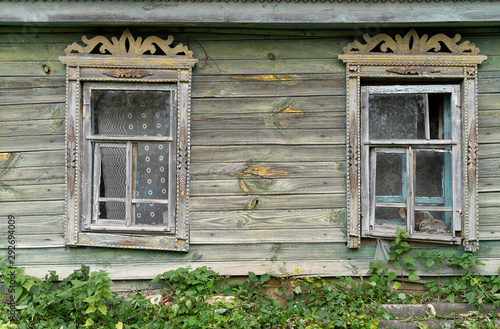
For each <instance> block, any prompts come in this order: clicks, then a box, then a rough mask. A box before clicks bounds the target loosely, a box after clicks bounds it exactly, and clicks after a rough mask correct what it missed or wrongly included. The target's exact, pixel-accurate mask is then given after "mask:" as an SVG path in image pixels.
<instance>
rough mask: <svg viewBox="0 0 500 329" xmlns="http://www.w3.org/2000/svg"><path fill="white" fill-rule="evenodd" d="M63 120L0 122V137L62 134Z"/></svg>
mask: <svg viewBox="0 0 500 329" xmlns="http://www.w3.org/2000/svg"><path fill="white" fill-rule="evenodd" d="M64 128H65V125H64V120H63V119H55V120H32V121H12V122H0V137H11V136H16V137H17V136H40V135H64V131H65V130H64Z"/></svg>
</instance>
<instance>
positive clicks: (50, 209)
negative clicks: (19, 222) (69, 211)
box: [0, 200, 64, 218]
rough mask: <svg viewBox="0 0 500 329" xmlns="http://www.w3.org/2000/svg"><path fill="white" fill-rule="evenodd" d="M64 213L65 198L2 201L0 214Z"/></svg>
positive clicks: (17, 215)
mask: <svg viewBox="0 0 500 329" xmlns="http://www.w3.org/2000/svg"><path fill="white" fill-rule="evenodd" d="M62 214H64V200H59V201H27V202H0V216H9V215H13V216H16V218H17V217H19V218H21V217H22V216H42V215H62Z"/></svg>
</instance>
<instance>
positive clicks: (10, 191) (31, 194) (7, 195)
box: [0, 184, 66, 202]
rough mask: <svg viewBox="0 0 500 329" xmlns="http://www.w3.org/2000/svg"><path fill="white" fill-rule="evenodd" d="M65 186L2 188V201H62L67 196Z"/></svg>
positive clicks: (0, 193)
mask: <svg viewBox="0 0 500 329" xmlns="http://www.w3.org/2000/svg"><path fill="white" fill-rule="evenodd" d="M65 186H66V185H65V184H51V185H21V186H15V185H14V186H12V185H11V186H8V187H2V188H0V200H2V202H4V201H31V200H34V201H40V200H61V199H64V196H65V194H64V193H65Z"/></svg>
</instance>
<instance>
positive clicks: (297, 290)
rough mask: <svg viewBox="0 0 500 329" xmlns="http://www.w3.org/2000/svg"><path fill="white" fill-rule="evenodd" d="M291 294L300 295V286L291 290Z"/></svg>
mask: <svg viewBox="0 0 500 329" xmlns="http://www.w3.org/2000/svg"><path fill="white" fill-rule="evenodd" d="M293 292H294V293H296V294H297V295H298V294H301V293H302V289H301V288H300V286H297V287H295V288H293Z"/></svg>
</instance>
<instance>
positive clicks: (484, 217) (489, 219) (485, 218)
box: [478, 206, 500, 226]
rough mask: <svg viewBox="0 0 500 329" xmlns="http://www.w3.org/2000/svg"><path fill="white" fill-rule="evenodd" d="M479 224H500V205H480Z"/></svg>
mask: <svg viewBox="0 0 500 329" xmlns="http://www.w3.org/2000/svg"><path fill="white" fill-rule="evenodd" d="M478 211H479V215H478V216H479V225H485V226H491V225H494V226H496V225H498V222H499V220H500V206H491V207H479V210H478Z"/></svg>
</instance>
